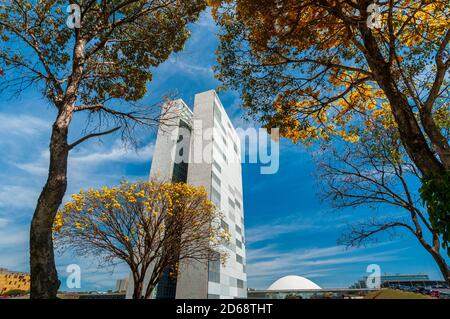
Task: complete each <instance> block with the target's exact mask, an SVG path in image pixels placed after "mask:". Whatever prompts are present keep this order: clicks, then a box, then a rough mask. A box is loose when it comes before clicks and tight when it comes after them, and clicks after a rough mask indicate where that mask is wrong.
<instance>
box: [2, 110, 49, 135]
mask: <svg viewBox="0 0 450 319" xmlns="http://www.w3.org/2000/svg"><path fill="white" fill-rule="evenodd" d="M0 123H1V124H0V133H1V134H8V135H16V136H22V137H23V136H30V135H35V134H39V133H42V132H46V131H49V127H50V125H49V122H47V121H45V120H43V119H41V118H39V117H35V116H30V115H24V114H6V113H2V114H0ZM2 140H3V139H2Z"/></svg>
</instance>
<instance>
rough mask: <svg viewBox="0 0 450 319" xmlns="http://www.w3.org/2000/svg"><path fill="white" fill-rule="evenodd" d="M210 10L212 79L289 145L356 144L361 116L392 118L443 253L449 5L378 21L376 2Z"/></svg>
mask: <svg viewBox="0 0 450 319" xmlns="http://www.w3.org/2000/svg"><path fill="white" fill-rule="evenodd" d="M210 2H211V4H212V5H213V7H214V14H215V17H216V20H217V22H218V24H219V25H220V26H221V29H222V31H221V33H220V40H221V41H220V42H221V43H220V46H219V49H218V62H219V66H218V67H217V76H218V78H219V79H220V80H221V81H222V82H223V87H225V88H234V89H236V90H238V91H240V94H241V97H242V104H243V107H244V108H246V109H247V110H248V112H249V115H250V116H253V117H255V118H257V119H259V120H261V121H262V122H263V123H264V125H265V126H266V127H267V128H269V129H270V128H273V127H279V128H280V133H281V134H282V135H283V136H284V137H287V138H290V139H292V140H293V141H295V142H296V141H298V140H301V141H303V142H305V143H312V142H314V141H315V140H318V139H320V140H329V139H331V138H333V137H335V136H338V137H342V138H343V139H344V140H349V141H356V140H358V138H359V137H358V136H357V135H356V134H355V133H354V132H353V131H352V130H350V125H349V123H352V122H353V121H357V120H358V119H360V115H361V114H363V115H367V114H373V115H377V116H379V117H383V116H385V115H386V114H389V115H392V116H393V118H394V120H395V124H396V126H397V128H398V133H399V137H400V140H401V142H402V144H403V146H404V147H405V150H406V152H407V153H408V155H409V156H410V158H411V159H412V161H413V162H414V164H415V165H416V167H417V168H418V170H419V172H420V174H421V178H422V198H423V199H424V200H426V202H427V205H428V210H429V212H430V214H431V216H430V221H431V224H432V227H433V228H434V229H435V230H437V231H438V232H440V233H441V234H442V236H443V244H444V246H445V247H446V246H447V245H448V243H449V241H450V226H449V225H450V209H449V207H450V198H449V196H448V194H449V189H450V186H449V184H450V182H449V181H450V177H449V176H450V146H449V142H448V138H446V136H444V134H443V132H442V127H440V126H439V125H438V123H437V120H436V117H437V116H440V115H442V114H444V115H445V116H446V118H447V124H448V118H449V92H450V91H449V90H448V87H449V86H448V85H449V81H448V80H449V76H448V70H449V67H450V55H449V48H448V47H449V41H450V29H449V21H450V20H449V19H450V18H449V17H450V2H449V1H448V0H420V1H411V0H387V1H383V2H382V3H381V4H382V7H381V8H380V14H379V15H378V13H377V11H378V9H377V7H376V6H375V7H374V4H375V3H376V1H373V0H305V1H296V0H279V1H271V0H213V1H210ZM373 18H375V20H377V19H378V18H379V19H380V20H381V28H378V29H377V28H374V25H372V24H371V23H370V22H371V20H373ZM375 25H376V24H375ZM359 123H360V124H361V125H362V126H363V125H364V124H363V122H361V121H360V122H359Z"/></svg>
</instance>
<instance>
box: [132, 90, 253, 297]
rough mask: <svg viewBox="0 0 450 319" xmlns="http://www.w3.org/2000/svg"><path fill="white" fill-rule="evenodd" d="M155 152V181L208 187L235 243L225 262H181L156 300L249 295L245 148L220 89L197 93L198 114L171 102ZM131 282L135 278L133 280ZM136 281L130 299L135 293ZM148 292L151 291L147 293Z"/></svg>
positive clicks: (159, 289)
mask: <svg viewBox="0 0 450 319" xmlns="http://www.w3.org/2000/svg"><path fill="white" fill-rule="evenodd" d="M162 112H163V113H162V115H161V118H162V120H163V121H164V123H165V125H161V126H160V128H159V130H158V134H157V138H156V145H155V150H154V153H153V160H152V166H151V170H150V179H153V178H155V179H159V180H164V181H172V182H174V183H177V182H185V183H188V184H191V185H194V186H203V187H205V189H206V190H207V192H208V195H209V198H210V200H211V201H212V202H214V204H215V205H216V207H217V208H218V209H219V210H220V211H221V212H222V214H223V217H222V220H221V223H222V226H223V227H224V228H225V229H228V230H229V232H230V234H231V239H230V241H229V243H228V244H227V246H226V247H223V248H224V249H226V250H227V251H228V258H227V261H226V263H225V264H222V263H221V262H220V261H218V260H216V259H214V260H211V261H209V262H193V261H190V262H189V263H187V264H183V263H181V264H180V267H179V271H178V274H177V276H176V277H174V276H169V275H168V273H165V274H164V276H163V277H162V279H161V280H160V282H159V283H158V285H157V286H156V288H155V290H154V291H153V296H152V298H155V299H174V298H176V299H191V298H192V299H206V298H208V299H217V298H221V299H230V298H246V297H247V274H246V269H245V267H246V258H245V237H244V210H243V197H242V171H241V144H240V139H239V136H238V135H237V133H236V130H235V128H234V127H233V125H232V124H231V121H230V119H229V118H228V115H227V113H226V112H225V109H224V108H223V106H222V103H221V102H220V100H219V97H218V96H217V94H216V92H215V91H214V90H211V91H207V92H203V93H199V94H196V95H195V99H194V111H193V112H192V111H191V110H190V109H189V107H188V106H187V105H186V104H185V103H184V102H183V101H182V100H176V101H172V102H170V103H168V104H166V107H164V108H163V111H162ZM130 279H131V278H130ZM132 286H133V284H132V280H130V285H129V287H128V291H127V297H131V295H132V290H133V289H132ZM144 290H145V289H144Z"/></svg>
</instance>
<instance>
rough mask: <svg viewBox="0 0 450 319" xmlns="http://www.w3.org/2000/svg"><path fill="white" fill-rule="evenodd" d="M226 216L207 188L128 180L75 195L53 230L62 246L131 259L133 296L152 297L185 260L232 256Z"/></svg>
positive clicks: (111, 260)
mask: <svg viewBox="0 0 450 319" xmlns="http://www.w3.org/2000/svg"><path fill="white" fill-rule="evenodd" d="M220 218H221V215H220V213H219V212H218V211H217V209H216V208H215V206H214V204H213V203H212V202H211V201H210V200H209V199H208V196H207V193H206V191H205V189H204V188H203V187H194V186H190V185H188V184H184V183H177V184H171V183H161V182H155V181H150V182H137V183H128V182H123V183H121V185H120V186H117V187H102V188H101V189H89V190H87V191H83V190H81V191H80V192H79V193H78V194H74V195H72V200H71V201H69V202H67V203H66V204H65V205H64V207H63V208H62V209H61V210H60V211H58V214H57V216H56V219H55V222H54V226H53V234H54V237H55V238H54V239H55V244H56V246H57V248H59V249H61V250H67V249H70V250H72V251H74V252H75V253H78V254H80V255H83V256H97V257H100V258H101V260H102V262H104V263H105V264H112V263H114V262H117V261H122V262H125V263H127V264H128V266H129V267H130V269H131V273H132V276H133V284H134V285H133V289H134V291H133V298H136V299H137V298H149V297H150V295H151V293H152V291H153V289H154V288H155V286H156V284H157V283H158V281H159V280H160V278H161V276H162V274H163V272H164V271H165V270H167V269H172V270H173V269H176V268H177V265H178V263H179V262H180V261H183V262H189V261H190V260H196V261H202V260H210V259H212V258H217V257H214V256H217V252H219V255H220V256H221V257H222V258H226V254H225V253H224V252H222V251H221V247H222V245H223V244H225V243H226V242H227V241H228V240H229V234H228V231H227V230H225V229H223V228H222V227H221V226H220V222H219V221H220ZM150 266H151V267H150ZM150 269H151V270H150ZM147 272H148V273H147ZM146 273H147V276H148V277H149V278H148V280H149V281H148V284H146V285H144V277H145V276H146Z"/></svg>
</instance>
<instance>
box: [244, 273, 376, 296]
mask: <svg viewBox="0 0 450 319" xmlns="http://www.w3.org/2000/svg"><path fill="white" fill-rule="evenodd" d="M370 291H372V290H371V289H346V288H335V289H328V288H327V289H323V288H321V287H320V286H318V285H317V284H315V283H314V282H312V281H311V280H309V279H307V278H305V277H301V276H286V277H282V278H280V279H278V280H276V281H275V282H274V283H273V284H271V285H270V286H269V287H268V288H267V289H264V290H256V289H249V290H248V291H247V296H248V299H356V298H363V297H364V296H365V295H366V294H367V293H369V292H370Z"/></svg>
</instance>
